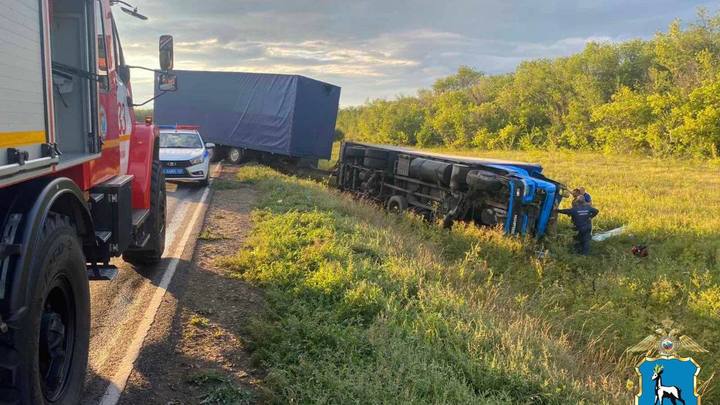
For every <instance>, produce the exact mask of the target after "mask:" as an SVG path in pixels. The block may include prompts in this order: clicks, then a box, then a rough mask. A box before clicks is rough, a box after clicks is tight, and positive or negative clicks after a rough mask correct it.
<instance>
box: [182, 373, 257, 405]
mask: <svg viewBox="0 0 720 405" xmlns="http://www.w3.org/2000/svg"><path fill="white" fill-rule="evenodd" d="M187 382H188V383H190V384H193V385H196V386H198V387H200V388H201V389H202V391H203V395H202V398H201V401H200V402H199V403H200V404H213V405H245V404H252V403H254V402H255V398H254V394H253V393H252V392H251V391H249V390H247V389H245V388H243V387H240V386H238V385H235V384H233V383H232V382H231V381H230V378H229V377H228V376H226V375H225V374H223V373H221V372H220V371H217V370H201V371H198V372H196V373H194V374H192V375H191V376H190V377H189V378H188V379H187Z"/></svg>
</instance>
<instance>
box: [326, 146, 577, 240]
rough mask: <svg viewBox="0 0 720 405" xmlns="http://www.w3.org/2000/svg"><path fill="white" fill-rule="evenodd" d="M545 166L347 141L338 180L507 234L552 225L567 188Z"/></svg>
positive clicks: (368, 194)
mask: <svg viewBox="0 0 720 405" xmlns="http://www.w3.org/2000/svg"><path fill="white" fill-rule="evenodd" d="M542 171H543V169H542V166H540V165H539V164H534V163H524V162H514V161H506V160H495V159H485V158H475V157H467V156H454V155H446V154H438V153H430V152H425V151H419V150H415V149H410V148H403V147H399V146H389V145H372V144H366V143H357V142H344V143H343V144H342V146H341V148H340V159H339V161H338V165H337V168H336V170H335V176H337V181H336V184H337V186H338V187H339V188H340V189H342V190H345V191H349V192H352V193H355V194H357V195H359V196H361V197H363V198H366V199H370V200H375V201H377V202H379V203H381V204H384V205H385V207H386V208H387V209H388V210H389V211H393V212H401V211H404V210H413V211H415V212H417V213H419V214H421V215H424V216H425V217H427V218H429V219H439V220H442V222H443V225H444V226H446V227H449V226H451V225H452V223H453V222H454V221H472V222H474V223H476V224H478V225H484V226H491V227H494V226H499V227H502V229H503V230H504V231H505V233H506V234H508V235H532V236H535V237H537V238H540V237H543V236H544V235H546V234H547V233H548V232H550V231H552V229H553V228H554V224H555V222H556V220H557V214H556V212H557V207H558V206H559V205H560V201H561V200H562V198H563V196H564V195H565V194H566V188H565V186H564V185H563V184H561V183H558V182H556V181H554V180H551V179H549V178H547V177H545V176H544V175H543V174H542Z"/></svg>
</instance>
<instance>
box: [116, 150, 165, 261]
mask: <svg viewBox="0 0 720 405" xmlns="http://www.w3.org/2000/svg"><path fill="white" fill-rule="evenodd" d="M151 181H152V183H151V184H150V216H149V217H148V219H147V221H148V230H149V231H150V240H148V242H147V245H145V248H143V249H142V250H128V251H127V252H125V253H123V260H125V261H126V262H128V263H131V264H133V265H135V266H148V265H153V264H156V263H158V262H159V261H160V259H161V258H162V254H163V252H164V251H165V219H166V216H167V213H166V211H165V206H166V203H167V202H166V196H165V175H163V172H162V167H161V166H160V162H158V161H154V162H153V166H152V179H151Z"/></svg>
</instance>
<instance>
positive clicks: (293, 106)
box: [153, 70, 340, 166]
mask: <svg viewBox="0 0 720 405" xmlns="http://www.w3.org/2000/svg"><path fill="white" fill-rule="evenodd" d="M173 73H174V74H176V75H177V78H178V80H180V81H181V82H182V83H183V85H182V89H181V90H179V91H177V92H174V93H170V94H167V95H165V96H163V97H162V98H160V99H158V100H157V101H155V106H154V113H153V114H154V119H155V121H156V122H157V123H159V124H162V125H177V124H181V125H196V126H199V127H200V128H202V135H203V139H205V141H206V142H211V143H213V144H214V145H215V148H214V150H213V160H219V159H222V158H225V159H226V160H227V161H229V162H230V163H233V164H237V163H240V162H241V161H243V160H245V159H248V158H252V159H256V160H259V161H261V162H269V163H271V162H273V161H277V160H282V161H285V162H290V163H296V164H297V163H300V164H307V165H310V166H312V165H313V164H317V160H318V159H329V158H330V154H331V151H332V143H333V139H334V136H335V121H336V119H337V112H338V103H339V100H340V88H339V87H337V86H334V85H332V84H328V83H324V82H321V81H318V80H314V79H310V78H307V77H304V76H299V75H283V74H266V73H243V72H208V71H186V70H175V71H174V72H173ZM156 80H157V81H158V82H159V81H160V78H159V76H158V78H157V79H156ZM156 89H158V90H157V91H158V92H159V91H160V90H159V88H157V87H156Z"/></svg>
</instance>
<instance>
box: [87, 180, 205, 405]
mask: <svg viewBox="0 0 720 405" xmlns="http://www.w3.org/2000/svg"><path fill="white" fill-rule="evenodd" d="M166 189H167V224H166V226H167V231H166V232H167V235H166V247H165V255H164V258H163V260H162V261H161V262H160V263H159V264H157V265H155V266H152V267H145V268H142V267H138V268H136V267H134V266H132V265H131V264H129V263H125V262H124V261H123V260H122V259H116V260H114V261H113V264H115V265H116V266H118V268H119V274H118V276H117V278H116V279H115V280H113V281H94V282H91V283H90V300H91V311H92V322H91V331H90V359H89V362H88V373H87V377H86V388H85V395H84V396H83V401H82V403H83V404H97V403H99V402H100V401H101V400H102V399H103V395H104V394H106V391H107V390H108V386H110V385H111V383H112V384H115V386H116V387H117V386H118V382H117V381H118V375H122V374H123V372H122V369H123V368H127V367H128V365H129V364H131V362H132V360H134V358H133V355H132V350H133V347H132V346H133V341H136V342H137V341H138V340H140V341H142V339H143V338H144V335H143V334H142V331H141V329H142V327H141V324H142V322H143V320H148V319H149V320H150V321H152V317H153V316H154V312H153V311H152V310H151V308H152V306H153V300H154V297H155V299H156V298H157V296H158V294H162V293H164V290H163V288H162V280H163V277H164V276H165V278H167V273H168V269H169V268H172V267H177V266H183V265H184V264H183V263H186V262H187V261H186V260H190V259H191V258H192V250H193V247H194V245H195V240H196V238H197V234H198V232H199V230H200V228H201V227H202V222H203V221H202V215H200V216H199V218H198V215H197V213H201V212H204V211H202V210H201V209H202V208H204V205H205V204H207V202H204V203H203V202H202V198H203V194H207V193H205V191H206V188H205V187H199V186H196V185H193V184H183V183H179V184H174V183H167V185H166ZM189 227H192V228H193V229H192V230H188V228H189ZM188 232H190V233H189V234H188ZM187 235H190V236H189V238H187V240H186V243H185V246H179V243H180V242H179V241H182V240H183V239H184V237H185V236H187ZM173 241H175V242H173ZM166 256H167V257H166ZM177 259H186V260H181V261H179V260H177ZM173 262H175V263H173ZM178 262H179V263H180V264H178ZM173 270H174V269H173ZM159 286H160V288H158V287H159ZM128 359H129V360H130V363H129V362H128ZM120 380H122V377H120ZM122 384H124V381H122ZM119 386H120V388H122V385H119ZM120 391H121V389H120ZM105 403H108V401H107V399H106V401H105ZM110 403H113V402H112V401H110Z"/></svg>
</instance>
